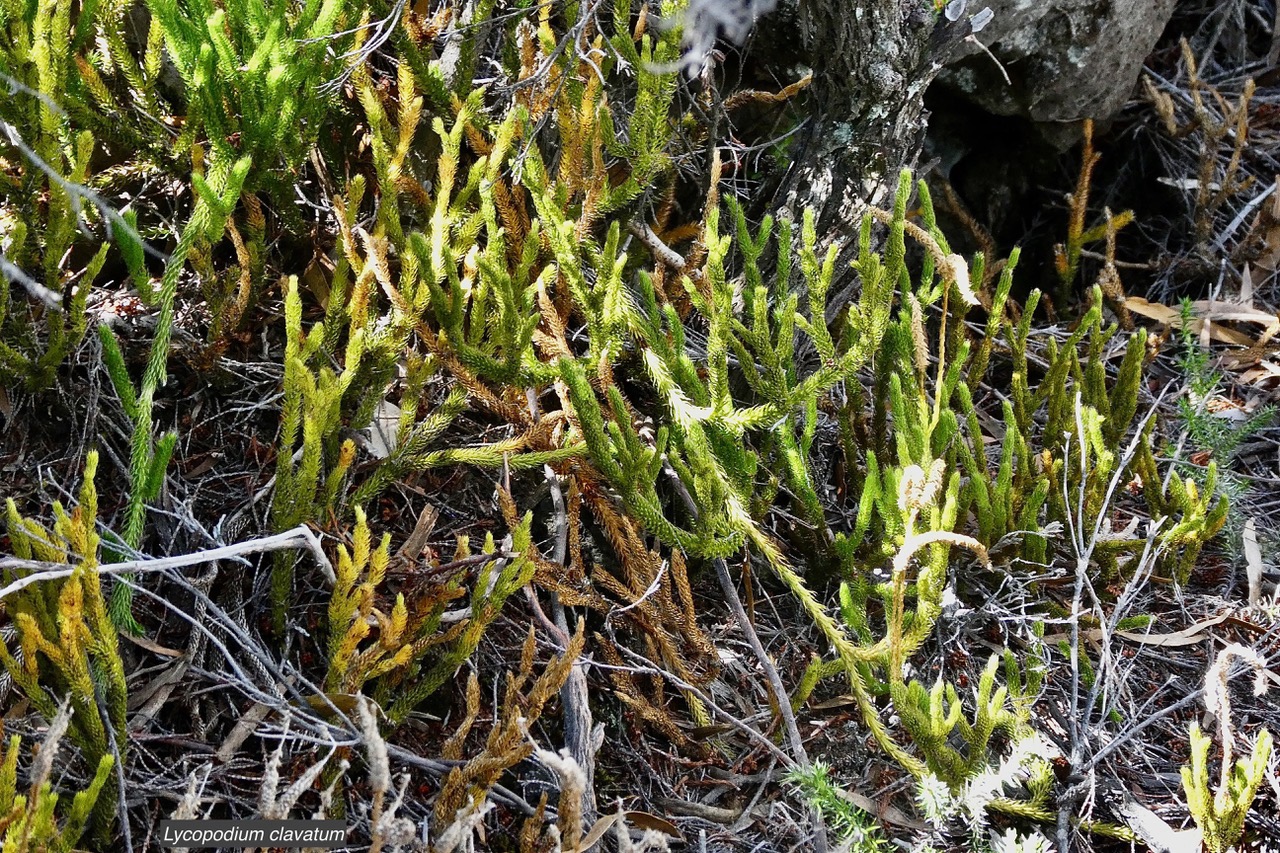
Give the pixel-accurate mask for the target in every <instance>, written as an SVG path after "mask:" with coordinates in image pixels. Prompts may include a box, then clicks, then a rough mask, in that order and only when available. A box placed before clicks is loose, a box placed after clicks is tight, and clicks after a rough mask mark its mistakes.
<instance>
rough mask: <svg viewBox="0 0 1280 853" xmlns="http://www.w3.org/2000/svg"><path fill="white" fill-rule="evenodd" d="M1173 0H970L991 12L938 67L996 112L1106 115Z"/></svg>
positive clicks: (944, 77) (1049, 118)
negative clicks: (970, 40) (971, 36)
mask: <svg viewBox="0 0 1280 853" xmlns="http://www.w3.org/2000/svg"><path fill="white" fill-rule="evenodd" d="M1174 3H1175V0H971V2H970V3H969V7H970V8H969V12H975V11H977V9H981V8H982V6H984V5H985V6H989V7H990V8H991V10H992V11H993V12H994V13H995V16H994V18H993V19H992V20H991V22H990V23H989V24H987V26H986V27H985V28H984V29H983V30H982V32H981V33H979V34H977V35H976V36H974V38H975V39H977V40H980V41H981V42H982V44H984V45H986V46H987V47H988V48H989V49H990V51H991V53H992V54H993V55H994V56H995V57H996V58H997V59H998V60H999V61H1000V63H1001V64H1003V66H1004V68H1005V69H1006V70H1007V71H1008V74H1009V80H1010V82H1008V83H1006V82H1005V79H1004V75H1003V74H1002V73H1001V71H1000V68H998V67H997V66H996V64H995V63H994V62H993V61H992V60H991V57H990V56H987V55H986V54H985V53H984V52H982V50H981V49H980V48H979V47H978V45H976V44H973V43H967V44H964V45H963V47H962V48H961V49H960V50H959V51H958V52H957V55H958V57H959V58H958V59H956V60H954V61H953V62H952V63H951V64H950V66H949V67H948V68H947V69H946V70H944V71H943V72H942V74H941V75H939V81H940V82H941V83H943V84H944V85H945V86H947V87H949V88H952V89H955V90H959V92H960V93H962V94H963V95H964V97H965V98H966V99H967V100H969V101H971V102H973V103H974V104H976V105H978V106H980V107H982V108H983V109H985V110H987V111H988V112H991V113H994V114H996V115H1017V116H1023V117H1026V118H1029V119H1031V120H1032V121H1035V122H1074V121H1078V120H1080V119H1084V118H1093V119H1106V118H1108V117H1110V116H1111V115H1113V114H1114V113H1116V112H1117V111H1118V110H1119V109H1120V108H1121V107H1122V106H1123V105H1124V103H1125V101H1126V100H1128V98H1129V96H1130V94H1131V92H1132V91H1133V86H1134V83H1135V82H1136V81H1137V79H1138V74H1139V72H1140V71H1141V70H1142V62H1143V60H1144V59H1145V58H1146V56H1147V54H1148V53H1150V51H1151V49H1152V48H1153V47H1154V46H1155V43H1156V39H1158V38H1159V37H1160V33H1161V32H1162V31H1163V30H1164V27H1165V25H1166V24H1167V23H1168V21H1169V17H1170V15H1171V14H1172V13H1173V7H1174Z"/></svg>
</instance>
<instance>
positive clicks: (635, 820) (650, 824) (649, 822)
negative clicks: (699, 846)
mask: <svg viewBox="0 0 1280 853" xmlns="http://www.w3.org/2000/svg"><path fill="white" fill-rule="evenodd" d="M624 817H625V818H626V819H627V823H629V824H631V825H632V826H636V827H639V828H640V829H652V830H654V831H656V832H661V833H662V834H663V835H666V836H667V837H669V838H674V839H676V840H677V841H679V842H681V843H684V841H685V837H684V833H682V832H681V831H680V829H679V827H677V826H676V825H675V824H674V823H672V822H671V821H669V820H667V819H666V818H662V817H658V816H657V815H656V814H652V813H650V812H640V811H629V812H626V813H625V814H624ZM583 849H584V850H585V849H586V848H585V847H584V848H583Z"/></svg>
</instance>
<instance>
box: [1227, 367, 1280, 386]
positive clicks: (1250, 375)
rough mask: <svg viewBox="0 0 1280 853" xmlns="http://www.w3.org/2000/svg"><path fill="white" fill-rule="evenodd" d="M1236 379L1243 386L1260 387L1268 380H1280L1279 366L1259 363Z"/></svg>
mask: <svg viewBox="0 0 1280 853" xmlns="http://www.w3.org/2000/svg"><path fill="white" fill-rule="evenodd" d="M1237 379H1239V381H1240V382H1241V383H1242V384H1244V385H1261V384H1262V383H1263V382H1266V381H1267V380H1268V379H1280V364H1276V363H1275V362H1271V361H1259V362H1257V364H1255V365H1254V366H1253V367H1250V368H1249V369H1248V370H1246V371H1244V372H1243V373H1241V374H1240V375H1239V376H1238V377H1237Z"/></svg>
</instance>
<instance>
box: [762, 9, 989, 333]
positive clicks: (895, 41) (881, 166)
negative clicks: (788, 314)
mask: <svg viewBox="0 0 1280 853" xmlns="http://www.w3.org/2000/svg"><path fill="white" fill-rule="evenodd" d="M798 12H799V16H798V19H799V28H800V35H801V38H802V40H803V43H804V46H805V53H806V54H807V56H808V58H809V65H810V67H811V68H812V69H813V82H812V84H811V85H810V87H809V98H810V104H809V115H810V118H809V123H808V125H807V126H806V128H805V131H804V133H803V139H802V146H801V148H800V152H799V155H798V156H797V158H796V161H795V164H794V165H793V167H792V168H791V170H790V172H789V173H788V175H787V177H786V178H785V179H784V182H783V184H782V186H781V188H780V190H779V194H778V196H777V197H776V205H775V206H777V207H779V208H783V209H785V210H787V211H790V212H791V214H792V215H793V216H794V217H796V218H797V219H798V218H799V216H800V215H801V213H802V212H803V210H804V209H805V208H813V209H814V211H815V214H816V222H817V230H818V236H819V239H820V241H821V242H822V243H823V244H827V243H830V242H832V241H838V242H839V243H841V244H842V246H843V248H842V250H841V263H840V264H839V265H838V267H837V281H836V282H834V283H833V287H832V299H831V302H830V304H829V311H828V315H829V316H834V315H835V313H837V312H838V311H839V309H840V307H842V305H843V304H844V303H846V302H847V301H848V299H849V298H850V297H851V296H852V295H853V293H854V291H855V288H856V283H855V282H854V281H853V278H854V274H853V272H852V271H851V270H850V269H849V267H848V263H847V262H848V261H849V260H851V259H852V257H853V254H854V253H855V251H856V243H857V241H856V235H857V228H858V223H859V222H860V220H861V218H862V213H863V211H864V210H865V209H866V205H867V204H873V205H879V206H884V204H885V203H886V202H887V201H889V200H890V199H891V198H892V194H893V190H894V188H895V187H896V185H897V180H898V173H899V171H900V170H901V169H903V168H905V167H913V166H914V165H915V164H916V161H917V158H918V156H919V153H920V150H921V147H922V146H923V143H924V131H925V124H926V119H927V114H926V112H925V109H924V92H925V89H926V88H927V87H928V85H929V83H930V81H932V80H933V78H934V76H935V75H936V74H937V73H938V71H939V69H940V68H941V67H942V61H943V59H944V57H945V54H946V52H947V50H948V49H949V48H951V47H953V46H954V45H956V44H958V43H959V42H960V41H961V40H962V39H963V38H964V36H965V35H967V34H968V32H969V25H968V21H967V19H962V20H960V21H956V22H950V21H948V20H947V18H946V17H945V16H944V15H940V14H938V13H936V12H934V10H933V4H932V3H931V2H930V0H800V2H799V10H798Z"/></svg>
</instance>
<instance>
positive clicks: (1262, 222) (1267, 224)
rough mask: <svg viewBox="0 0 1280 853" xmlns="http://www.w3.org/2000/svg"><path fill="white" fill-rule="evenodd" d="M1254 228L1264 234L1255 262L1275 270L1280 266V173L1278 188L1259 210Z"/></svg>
mask: <svg viewBox="0 0 1280 853" xmlns="http://www.w3.org/2000/svg"><path fill="white" fill-rule="evenodd" d="M1252 230H1253V231H1254V233H1261V235H1262V254H1260V255H1259V256H1258V258H1257V260H1256V261H1255V263H1256V264H1257V265H1258V266H1260V267H1262V268H1263V269H1264V270H1267V271H1268V272H1275V271H1276V268H1277V266H1280V175H1276V189H1275V190H1274V191H1273V192H1272V193H1271V202H1270V204H1265V205H1263V206H1262V209H1261V210H1259V211H1258V216H1257V218H1256V219H1255V220H1254V223H1253V229H1252Z"/></svg>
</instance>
